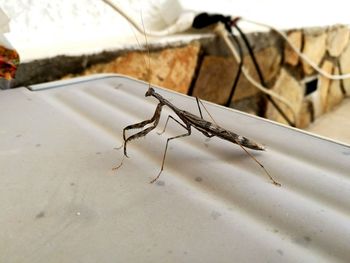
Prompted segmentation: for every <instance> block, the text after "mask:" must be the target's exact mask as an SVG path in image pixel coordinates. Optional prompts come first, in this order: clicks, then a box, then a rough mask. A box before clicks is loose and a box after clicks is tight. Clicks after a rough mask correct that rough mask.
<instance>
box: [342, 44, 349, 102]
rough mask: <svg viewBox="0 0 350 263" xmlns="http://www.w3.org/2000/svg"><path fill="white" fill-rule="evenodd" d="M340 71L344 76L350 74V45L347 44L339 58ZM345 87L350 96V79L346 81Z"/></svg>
mask: <svg viewBox="0 0 350 263" xmlns="http://www.w3.org/2000/svg"><path fill="white" fill-rule="evenodd" d="M339 64H340V71H341V73H342V74H350V43H348V44H347V46H346V47H345V49H344V51H343V53H342V54H341V56H340V58H339ZM342 81H343V87H344V90H345V93H346V95H347V96H350V78H349V79H344V80H342Z"/></svg>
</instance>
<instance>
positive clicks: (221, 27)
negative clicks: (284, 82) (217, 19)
mask: <svg viewBox="0 0 350 263" xmlns="http://www.w3.org/2000/svg"><path fill="white" fill-rule="evenodd" d="M214 31H215V32H216V33H217V34H218V35H219V36H221V37H222V38H223V39H224V41H225V43H226V45H227V46H228V48H229V49H230V51H231V53H232V55H233V57H234V58H235V60H236V61H237V63H238V64H239V63H240V62H241V58H240V57H239V55H238V53H237V50H236V49H235V47H234V46H233V44H232V42H231V41H230V39H229V37H228V35H227V31H226V29H225V26H224V24H222V23H218V24H217V26H216V27H215V29H214ZM242 73H243V75H244V76H245V77H246V79H247V80H248V81H249V82H250V83H251V84H252V85H253V86H255V87H256V88H257V89H259V90H260V91H261V92H263V93H265V94H268V95H270V96H271V97H273V98H275V99H277V100H279V101H280V102H282V103H283V104H285V105H286V106H287V107H288V108H289V109H290V110H291V112H292V114H293V119H294V122H295V121H296V120H297V115H298V114H297V112H296V111H295V109H294V107H293V105H292V104H291V103H290V102H289V101H288V100H287V99H286V98H284V97H282V96H280V95H279V94H277V93H276V92H273V91H272V90H269V89H267V88H266V87H264V86H262V85H261V84H260V83H258V82H257V81H256V80H255V79H254V78H253V77H252V76H251V75H250V74H249V71H248V70H247V69H246V67H245V66H244V65H242Z"/></svg>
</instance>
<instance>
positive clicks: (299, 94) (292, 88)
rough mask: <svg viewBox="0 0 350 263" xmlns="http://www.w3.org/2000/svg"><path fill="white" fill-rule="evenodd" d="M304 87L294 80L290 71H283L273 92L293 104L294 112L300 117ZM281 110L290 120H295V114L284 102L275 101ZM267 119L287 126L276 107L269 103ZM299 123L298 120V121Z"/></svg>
mask: <svg viewBox="0 0 350 263" xmlns="http://www.w3.org/2000/svg"><path fill="white" fill-rule="evenodd" d="M304 89H305V88H304V87H303V86H302V85H301V84H300V83H299V82H298V81H296V80H295V78H293V76H292V75H290V73H288V71H286V70H285V69H282V70H281V72H280V75H279V76H278V78H277V81H276V83H275V85H274V86H273V88H272V90H273V91H275V92H276V93H277V94H279V95H281V96H282V97H284V98H286V99H287V100H288V101H289V102H291V103H292V106H293V110H294V111H295V112H296V113H297V116H298V115H299V113H300V111H301V107H302V103H303V98H304ZM274 100H275V102H276V103H277V104H278V105H279V106H280V108H281V109H282V110H283V111H284V112H285V113H286V115H287V116H288V117H289V119H290V120H293V117H294V116H293V114H292V112H291V110H290V109H289V108H288V107H287V106H286V105H285V104H283V103H282V102H280V101H278V100H277V99H274ZM266 117H267V118H268V119H270V120H274V121H277V122H281V123H285V124H287V122H286V120H285V119H284V118H283V117H282V116H281V115H280V113H279V112H278V111H277V110H276V109H275V107H274V106H273V105H272V104H271V103H270V102H268V103H267V109H266ZM296 121H297V120H296Z"/></svg>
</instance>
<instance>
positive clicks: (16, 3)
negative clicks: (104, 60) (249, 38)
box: [0, 0, 350, 61]
mask: <svg viewBox="0 0 350 263" xmlns="http://www.w3.org/2000/svg"><path fill="white" fill-rule="evenodd" d="M114 2H115V3H117V4H118V5H119V6H120V7H121V8H122V9H123V10H125V11H126V12H127V13H129V14H130V15H131V16H132V17H133V18H134V19H135V20H137V21H139V22H140V17H141V13H142V17H143V20H144V21H145V24H146V26H149V25H152V26H156V25H157V23H158V25H159V27H162V26H165V24H164V20H163V19H162V17H163V18H164V17H165V18H167V17H172V16H176V15H177V14H174V12H176V11H179V10H193V11H197V12H201V11H206V12H210V13H223V14H226V15H233V16H243V17H246V18H249V19H252V20H256V21H259V22H264V23H267V24H270V25H273V26H275V27H277V28H281V29H290V28H300V27H310V26H325V25H333V24H337V23H343V24H350V15H349V11H348V10H349V8H348V7H349V6H350V2H349V4H348V3H347V1H343V0H333V1H331V2H330V1H316V0H309V1H305V0H303V1H302V0H293V1H278V0H260V1H259V0H215V1H210V0H205V1H194V0H192V1H185V0H180V1H177V0H150V1H141V0H127V1H125V0H124V1H122V0H114ZM174 6H176V7H180V9H179V8H173V7H174ZM0 8H2V9H3V11H5V13H6V14H7V15H8V16H9V17H10V19H11V20H10V30H11V31H10V32H9V33H7V34H6V37H7V38H8V40H9V41H10V42H11V44H12V45H13V46H14V47H15V48H16V49H17V50H18V51H19V53H20V54H21V58H22V61H29V60H32V59H35V58H42V57H52V56H55V55H60V54H68V55H76V54H82V53H93V52H99V51H102V50H105V49H113V48H122V47H125V46H128V45H130V44H135V43H136V40H135V36H134V33H133V30H132V29H131V26H130V25H129V23H128V22H127V21H126V20H125V19H124V18H122V17H121V16H120V15H119V14H117V13H116V12H115V11H113V10H112V9H111V8H110V7H109V6H107V5H106V4H105V3H104V2H103V1H102V0H51V1H48V0H11V1H9V0H0ZM151 20H152V21H151ZM246 30H252V28H246ZM253 30H254V28H253ZM257 30H258V28H257Z"/></svg>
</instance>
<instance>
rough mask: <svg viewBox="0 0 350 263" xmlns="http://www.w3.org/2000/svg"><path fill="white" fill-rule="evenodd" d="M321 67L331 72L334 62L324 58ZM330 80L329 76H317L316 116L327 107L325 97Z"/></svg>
mask: <svg viewBox="0 0 350 263" xmlns="http://www.w3.org/2000/svg"><path fill="white" fill-rule="evenodd" d="M321 69H322V70H323V71H325V72H327V73H329V74H332V73H333V70H334V64H333V63H332V62H331V61H330V60H325V61H324V62H323V64H322V66H321ZM330 84H331V80H330V79H329V78H326V77H323V76H322V75H320V76H319V78H318V85H317V93H318V95H319V98H320V100H319V102H320V103H319V106H320V109H315V113H316V117H319V116H320V115H321V114H323V113H325V112H326V108H327V97H328V93H329V87H330Z"/></svg>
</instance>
